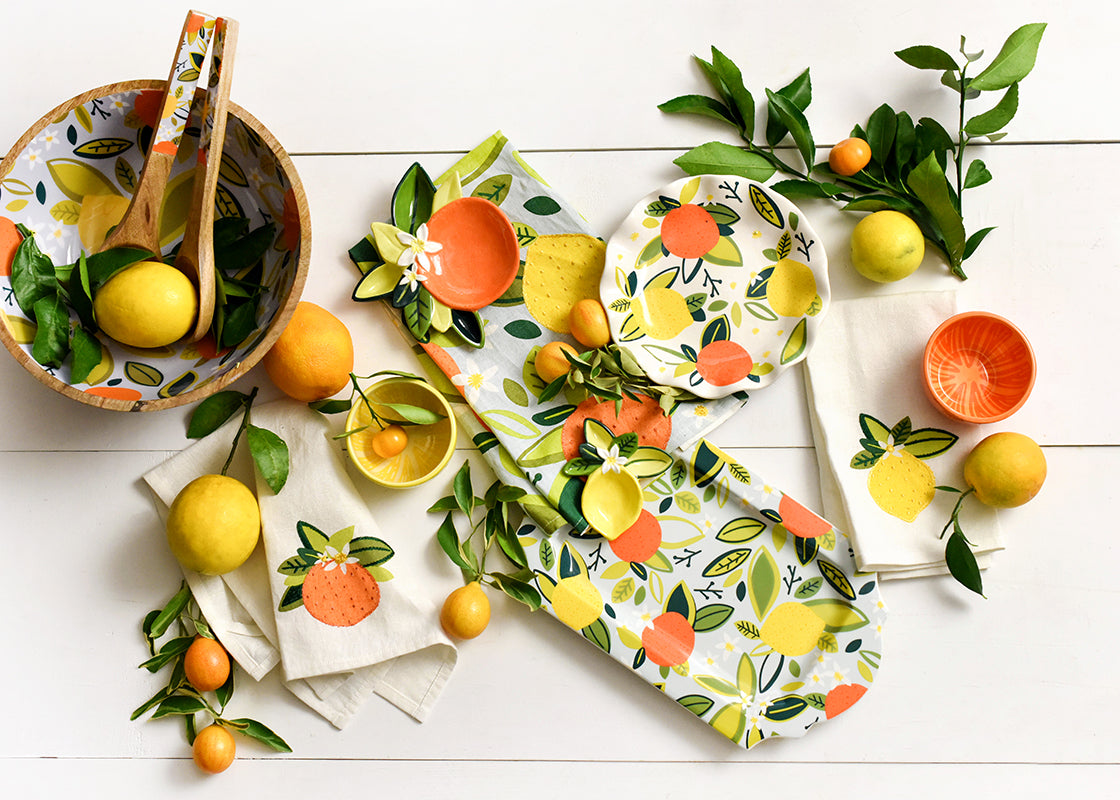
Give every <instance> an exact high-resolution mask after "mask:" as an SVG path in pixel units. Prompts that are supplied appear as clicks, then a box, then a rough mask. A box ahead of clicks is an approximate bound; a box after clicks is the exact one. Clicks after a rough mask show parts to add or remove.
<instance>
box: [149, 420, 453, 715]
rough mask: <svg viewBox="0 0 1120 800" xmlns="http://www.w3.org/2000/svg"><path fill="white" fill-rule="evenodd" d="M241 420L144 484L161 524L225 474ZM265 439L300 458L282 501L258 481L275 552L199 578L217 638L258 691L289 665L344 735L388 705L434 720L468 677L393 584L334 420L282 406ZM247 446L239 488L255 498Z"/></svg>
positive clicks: (432, 618)
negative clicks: (382, 702)
mask: <svg viewBox="0 0 1120 800" xmlns="http://www.w3.org/2000/svg"><path fill="white" fill-rule="evenodd" d="M239 421H240V420H239V419H237V418H235V419H233V420H231V421H230V422H228V423H227V424H226V425H224V426H223V427H222V428H221V429H219V430H218V431H216V432H215V433H213V434H211V435H210V436H208V437H207V438H205V439H203V440H201V441H199V442H198V443H196V444H194V445H192V446H191V447H189V448H187V449H186V450H184V451H182V452H181V453H178V454H177V455H175V456H173V457H172V458H170V459H168V460H167V461H166V462H164V463H163V464H161V465H160V466H159V467H156V468H155V469H153V470H152V471H150V472H149V473H148V474H146V475H145V476H144V479H145V481H146V482H147V483H148V485H149V486H150V487H151V489H152V492H153V493H154V494H155V497H156V499H157V508H158V509H159V511H160V513H161V516H162V515H165V514H166V512H167V508H168V507H169V506H170V504H171V501H172V500H173V499H174V498H175V495H176V494H178V492H179V490H180V489H182V487H183V486H185V485H186V484H187V483H189V482H190V481H191V480H193V479H194V478H196V477H198V476H199V475H203V474H207V473H216V472H218V471H219V470H220V469H221V467H222V464H223V463H224V461H225V459H226V457H227V455H228V453H229V448H230V445H231V444H232V441H233V437H234V435H235V434H236V431H237V426H238V424H239ZM253 421H254V424H255V425H258V426H260V427H263V428H266V429H268V430H271V431H273V432H274V433H276V434H278V435H279V436H280V437H281V438H283V439H284V440H285V441H286V442H287V443H288V447H289V449H290V460H291V472H290V474H289V477H288V481H287V483H286V484H285V486H284V488H283V490H282V491H281V492H280V493H279V494H273V493H272V490H271V489H270V488H269V487H268V485H267V484H266V483H265V482H264V481H263V480H256V481H255V485H256V490H257V497H258V501H259V503H260V507H261V529H262V544H261V545H259V546H258V547H257V550H256V551H255V552H254V553H253V555H252V556H251V557H250V559H249V560H248V561H247V562H245V564H243V565H242V566H241V567H239V568H238V569H236V570H234V571H233V572H230V573H227V574H225V575H222V576H220V577H214V576H206V575H200V574H198V573H194V572H190V571H186V578H187V582H188V583H189V584H190V587H191V590H192V592H193V594H194V596H195V599H196V600H197V601H198V604H199V607H200V608H201V609H202V613H203V614H204V615H205V617H206V619H207V622H208V623H209V624H210V627H211V628H212V629H213V630H214V633H215V635H216V636H217V637H218V638H219V639H220V640H221V642H222V644H223V645H225V646H226V648H227V649H228V650H229V652H230V655H231V656H232V657H233V658H234V660H236V661H237V663H238V664H239V665H240V666H241V667H242V668H243V669H245V671H246V672H247V673H248V674H249V675H250V676H252V677H253V678H255V679H258V680H259V679H260V678H261V677H263V676H264V675H265V674H266V673H267V672H268V671H269V670H270V669H271V668H272V667H274V666H275V665H276V664H277V663H282V665H283V670H284V676H285V685H286V686H287V687H288V689H289V690H291V691H292V692H293V693H294V694H295V695H296V696H297V697H299V698H300V699H301V700H303V701H304V702H305V703H307V704H308V705H309V706H310V707H311V708H313V709H315V710H316V711H317V712H319V713H320V714H322V715H323V716H324V717H325V718H326V719H328V720H329V721H330V722H331V723H332V724H334V725H335V726H336V727H339V728H341V727H343V726H344V725H345V724H346V723H347V722H348V721H349V720H350V719H351V718H352V717H353V715H354V714H355V713H356V712H357V711H358V709H359V708H360V707H361V706H362V705H363V704H364V703H365V701H366V700H368V699H369V698H370V697H371V696H372V695H373V694H374V693H376V694H379V695H381V696H382V697H384V698H385V699H386V700H389V701H390V702H391V703H393V704H394V705H396V706H397V707H398V708H400V709H401V710H403V711H405V712H406V713H408V714H410V715H411V716H412V717H414V718H415V719H417V720H421V721H422V720H423V719H425V718H426V717H427V715H428V713H429V712H430V711H431V709H432V707H433V706H434V704H435V701H436V700H437V698H438V697H439V694H440V692H441V691H442V689H443V687H444V685H445V684H446V683H447V680H448V678H449V677H450V674H451V671H452V669H453V668H454V666H455V661H456V651H455V648H454V646H453V645H452V644H451V642H450V641H449V640H448V639H447V637H446V636H445V635H444V634H443V631H442V629H441V628H440V625H439V619H438V611H437V610H436V608H435V607H434V605H432V604H431V603H430V602H428V601H427V600H426V599H424V598H422V596H421V595H419V594H417V593H416V592H414V591H410V590H409V588H408V587H407V586H406V585H405V584H406V579H402V578H401V577H400V576H396V575H394V574H393V573H392V570H391V568H392V561H391V558H392V555H393V549H392V545H391V543H389V542H387V541H386V540H385V539H383V538H382V536H381V532H380V530H379V529H378V527H377V524H376V522H375V521H374V520H373V517H372V516H371V515H370V512H369V509H368V507H367V506H366V504H365V503H364V501H363V500H362V499H361V496H360V495H359V494H358V491H357V489H356V488H355V487H354V484H353V482H352V481H351V480H350V477H349V475H348V474H347V473H346V469H345V466H344V463H343V461H342V456H341V450H340V449H339V448H337V447H335V446H334V443H332V441H331V440H330V438H329V435H328V425H327V422H326V421H325V420H324V418H323V417H322V416H321V415H320V414H318V413H316V412H314V411H312V410H310V409H309V408H307V406H305V405H303V404H301V403H295V402H293V401H287V400H282V401H278V402H275V403H270V404H268V405H264V406H261V407H259V408H255V409H254V410H253ZM244 451H245V447H244V445H243V444H242V445H241V446H239V448H238V452H237V454H236V455H235V458H234V461H233V463H232V464H231V467H230V469H229V471H228V473H227V474H229V475H231V476H232V477H236V478H238V479H239V480H242V481H243V482H244V483H246V484H247V485H249V486H253V485H254V477H253V476H254V470H253V467H252V462H251V459H250V458H249V457H248V455H247V453H246V452H244Z"/></svg>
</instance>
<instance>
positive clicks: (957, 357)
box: [922, 311, 1035, 423]
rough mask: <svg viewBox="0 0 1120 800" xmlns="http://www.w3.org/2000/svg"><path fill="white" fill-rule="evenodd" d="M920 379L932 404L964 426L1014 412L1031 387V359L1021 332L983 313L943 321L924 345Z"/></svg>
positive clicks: (1032, 352) (1033, 363)
mask: <svg viewBox="0 0 1120 800" xmlns="http://www.w3.org/2000/svg"><path fill="white" fill-rule="evenodd" d="M922 363H923V372H924V381H925V386H926V389H927V391H928V392H929V395H930V398H931V399H932V400H933V402H934V404H935V405H937V406H938V407H939V408H940V409H941V410H942V411H944V412H945V413H946V414H948V415H949V416H951V417H955V418H957V419H960V420H964V421H965V422H977V423H983V422H996V421H998V420H1001V419H1006V418H1007V417H1009V416H1011V415H1012V414H1014V413H1015V412H1016V411H1018V410H1019V408H1020V407H1022V405H1023V403H1025V402H1026V400H1027V397H1029V396H1030V393H1031V389H1032V388H1033V387H1034V380H1035V359H1034V351H1033V350H1032V349H1031V345H1030V342H1029V341H1027V337H1026V336H1024V335H1023V333H1022V331H1020V330H1019V329H1018V328H1016V327H1015V326H1014V325H1013V324H1011V323H1010V322H1009V321H1007V320H1006V319H1004V318H1003V317H1000V316H997V315H995V314H989V313H987V312H982V311H969V312H965V313H963V314H957V315H956V316H954V317H950V318H949V319H947V320H946V321H945V322H943V323H942V324H941V325H940V326H939V327H938V328H937V330H936V331H934V332H933V335H932V336H930V338H929V342H928V343H927V344H926V349H925V355H924V358H923V362H922Z"/></svg>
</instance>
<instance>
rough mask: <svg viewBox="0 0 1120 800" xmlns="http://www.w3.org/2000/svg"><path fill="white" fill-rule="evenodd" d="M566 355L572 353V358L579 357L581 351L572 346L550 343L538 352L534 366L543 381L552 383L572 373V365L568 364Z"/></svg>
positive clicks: (565, 343)
mask: <svg viewBox="0 0 1120 800" xmlns="http://www.w3.org/2000/svg"><path fill="white" fill-rule="evenodd" d="M564 353H570V354H571V355H572V356H578V355H579V351H578V350H576V349H575V348H574V347H572V346H571V345H570V344H568V343H567V342H559V341H556V342H549V343H548V344H546V345H545V346H544V347H542V348H541V349H540V350H538V351H537V355H536V357H535V358H534V359H533V366H534V367H535V368H536V370H537V374H538V375H539V376H540V377H541V380H542V381H544V382H545V383H552V382H553V381H554V380H556V379H557V378H559V377H560V376H561V375H567V374H568V373H569V372H570V371H571V369H572V365H571V364H570V363H568V359H567V358H565V356H564Z"/></svg>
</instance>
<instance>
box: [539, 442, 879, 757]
mask: <svg viewBox="0 0 1120 800" xmlns="http://www.w3.org/2000/svg"><path fill="white" fill-rule="evenodd" d="M644 497H645V501H644V508H643V510H642V515H641V517H640V518H639V521H638V522H637V523H635V525H634V531H633V533H632V534H631V532H629V531H628V532H627V533H624V534H623V535H622V536H620V537H619V538H618V539H615V540H613V541H611V542H607V541H605V540H604V539H602V538H600V537H590V538H588V537H586V536H583V535H579V534H577V533H575V532H574V531H571V530H570V529H568V530H564V531H561V532H559V533H558V534H554V535H552V536H546V535H544V534H543V532H541V531H539V530H537V529H536V528H535V527H532V526H527V527H525V528H523V529H522V530H521V532H520V535H521V544H522V545H523V547H524V548H525V551H526V554H527V557H528V561H529V566H530V568H531V569H532V570H533V571H534V574H535V579H536V585H537V587H538V588H539V589H540V591H541V595H542V597H543V598H544V608H545V609H546V610H548V611H550V612H551V613H552V614H553V615H554V616H556V617H557V619H558V620H559V621H560V622H562V623H564V624H565V625H566V626H567V627H569V628H572V629H574V630H577V631H578V632H579V633H580V635H582V636H583V637H584V638H585V639H587V640H588V641H589V642H590V643H592V644H594V645H595V646H596V647H599V648H600V649H602V650H603V651H604V652H606V653H607V654H609V655H610V656H611V657H612V658H614V659H615V660H617V661H619V662H621V663H623V664H625V665H626V666H628V667H629V668H630V669H632V670H633V671H634V672H635V673H637V674H638V675H640V676H642V677H643V678H645V679H646V680H647V681H648V682H649V683H651V684H653V685H654V686H656V687H657V688H658V689H660V690H661V691H662V692H664V693H665V694H667V695H669V696H670V697H672V698H673V699H674V700H676V701H677V702H678V703H679V704H680V705H681V706H683V707H684V708H686V709H688V710H689V711H691V712H692V713H693V714H695V715H697V716H698V717H700V718H701V719H703V720H704V721H705V722H707V723H708V724H709V725H710V726H711V727H712V728H713V729H714V730H716V731H717V732H719V733H721V734H723V735H724V736H727V737H728V738H730V739H731V740H733V741H735V742H737V743H739V744H740V745H742V746H744V747H753V746H754V745H756V744H758V743H759V742H762V741H764V740H766V739H769V738H773V737H776V736H783V737H796V736H802V735H804V734H805V732H806V731H807V730H809V729H810V728H811V727H812V726H813V725H814V724H816V723H818V722H821V721H824V720H827V719H832V718H833V717H835V716H836V715H837V714H840V713H841V712H843V711H845V710H847V709H848V708H850V707H851V706H852V705H854V704H855V703H856V701H858V700H859V699H860V698H862V697H863V695H864V694H865V693H866V691H867V690H868V689H869V688H870V687H871V686H872V685H873V684H874V681H875V677H876V674H877V672H878V669H879V664H880V661H881V653H882V651H881V648H882V623H883V619H884V617H885V608H884V606H883V603H882V601H881V599H880V596H879V589H878V585H877V581H876V578H875V575H873V574H867V573H859V572H857V571H856V567H855V563H854V556H853V553H852V550H851V548H850V546H849V542H848V539H847V536H846V535H845V534H843V533H842V532H840V531H837V530H836V529H835V528H834V527H833V526H832V525H831V524H830V523H828V522H827V521H825V520H823V519H822V518H821V517H819V516H817V515H816V514H814V513H813V512H812V511H810V510H809V509H807V508H806V507H805V506H803V505H802V504H800V503H798V502H797V501H796V500H794V499H793V498H791V497H788V496H787V495H784V494H782V492H780V491H779V490H778V489H776V488H775V487H773V486H771V485H769V484H767V483H766V482H765V481H763V480H762V479H761V478H760V477H759V476H758V475H756V474H753V473H752V472H751V471H750V470H748V469H746V468H745V467H744V466H742V465H741V464H738V463H736V462H735V461H734V460H732V459H731V458H730V456H728V455H727V454H726V453H724V452H723V451H721V450H719V449H718V448H717V447H715V446H714V445H712V444H710V443H708V442H706V441H703V440H701V442H700V443H699V444H698V445H696V446H695V447H694V448H693V449H692V450H691V452H690V453H689V454H688V456H687V458H684V459H680V460H677V461H676V462H675V463H674V464H673V465H672V467H671V468H670V469H669V471H668V472H666V473H665V474H663V475H661V476H660V477H658V478H657V479H656V480H654V481H653V482H652V483H651V484H650V485H649V486H648V487H647V488H646V491H645V494H644ZM631 537H633V538H631ZM651 544H652V546H651ZM639 554H640V558H641V560H631V558H634V557H635V556H636V555H639Z"/></svg>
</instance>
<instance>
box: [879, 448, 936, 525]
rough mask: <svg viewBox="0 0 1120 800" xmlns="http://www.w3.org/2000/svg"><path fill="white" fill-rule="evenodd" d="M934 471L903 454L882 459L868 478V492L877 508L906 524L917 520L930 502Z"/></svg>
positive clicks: (933, 490)
mask: <svg viewBox="0 0 1120 800" xmlns="http://www.w3.org/2000/svg"><path fill="white" fill-rule="evenodd" d="M934 483H935V481H934V478H933V470H931V469H930V468H929V467H928V466H926V465H925V464H923V463H922V462H921V461H920V460H919V459H917V458H916V457H914V456H913V455H912V454H911V453H907V452H906V451H905V450H894V451H891V452H888V453H886V454H884V455H883V457H882V458H880V459H879V460H878V461H877V462H876V463H875V466H874V467H872V468H871V474H870V475H868V476H867V488H868V490H869V491H870V492H871V498H872V499H873V500H874V501H875V502H876V503H877V504H878V506H879V508H881V509H883V510H884V511H886V512H887V513H888V514H890V515H891V516H894V517H898V518H899V519H901V520H905V521H906V522H913V521H914V520H915V519H917V517H918V514H920V513H921V512H922V511H923V510H924V509H925V507H926V506H928V505H929V504H930V503H931V502H933V495H934V494H935V492H936V490H935V489H934Z"/></svg>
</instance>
